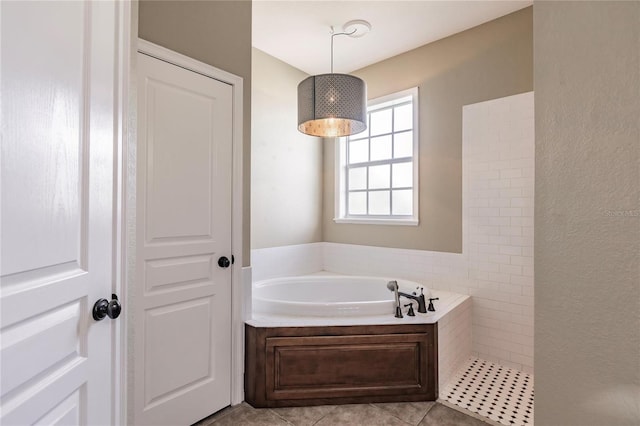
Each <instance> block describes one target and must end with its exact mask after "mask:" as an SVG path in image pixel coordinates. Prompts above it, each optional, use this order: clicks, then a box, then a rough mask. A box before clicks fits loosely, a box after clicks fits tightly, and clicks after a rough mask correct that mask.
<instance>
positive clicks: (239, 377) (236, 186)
mask: <svg viewBox="0 0 640 426" xmlns="http://www.w3.org/2000/svg"><path fill="white" fill-rule="evenodd" d="M137 51H138V52H141V53H144V54H146V55H149V56H152V57H154V58H156V59H160V60H162V61H165V62H168V63H171V64H173V65H177V66H179V67H181V68H185V69H187V70H190V71H193V72H196V73H198V74H202V75H204V76H207V77H210V78H213V79H215V80H218V81H221V82H223V83H226V84H229V85H231V86H232V88H233V123H232V132H233V136H232V151H233V158H232V177H231V178H232V200H231V217H232V219H231V253H232V254H233V256H234V258H235V263H234V267H233V268H232V271H231V389H230V392H231V404H232V405H235V404H239V403H241V402H242V401H243V400H244V304H243V300H244V291H243V281H242V265H243V259H242V216H243V212H242V208H243V202H242V198H243V197H242V182H243V170H242V150H243V105H242V99H243V79H242V77H239V76H237V75H234V74H231V73H228V72H226V71H223V70H220V69H218V68H215V67H213V66H211V65H208V64H205V63H204V62H200V61H197V60H195V59H193V58H190V57H188V56H185V55H182V54H180V53H177V52H174V51H172V50H169V49H166V48H164V47H162V46H158V45H156V44H153V43H151V42H148V41H146V40H142V39H138V40H137ZM134 54H135V53H134ZM131 70H132V72H135V69H134V67H132V68H131ZM133 75H135V74H133ZM133 98H134V99H135V95H134V96H133ZM130 107H131V108H132V109H133V108H135V106H133V105H130ZM132 116H135V114H132ZM134 123H135V120H134ZM130 125H131V127H135V124H130ZM131 131H132V129H130V130H129V134H131V133H130V132H131ZM127 145H128V152H127V158H126V159H125V161H124V163H125V164H126V167H123V169H122V173H123V174H125V175H126V176H123V177H124V178H126V180H125V182H126V185H127V188H126V191H125V192H127V195H126V196H125V197H123V200H124V207H125V210H126V211H123V212H122V214H124V215H126V217H127V223H128V225H127V227H126V228H129V229H123V234H126V237H125V240H126V243H125V244H126V247H123V250H124V251H125V252H128V253H130V256H125V257H123V261H126V262H127V269H129V270H128V271H126V276H127V282H128V283H133V282H134V281H133V280H134V279H135V263H134V262H132V261H131V260H132V259H130V258H129V257H134V256H135V245H134V244H135V238H131V237H132V236H135V229H133V231H132V230H131V229H130V228H132V227H133V228H135V202H136V199H135V164H136V161H135V159H136V152H135V145H136V139H135V138H133V140H129V141H128V143H127ZM131 269H133V270H131ZM132 293H133V291H132V288H128V289H127V295H128V296H131V295H132ZM129 300H131V302H130V304H131V303H135V300H132V299H129ZM129 312H132V311H128V313H129ZM134 326H135V320H134V321H132V323H131V324H128V325H127V334H129V333H131V332H132V331H133V329H134ZM125 339H126V337H125ZM127 356H129V355H127ZM130 361H131V360H130V359H129V362H130ZM129 365H133V364H131V363H130V364H129ZM123 390H124V388H123ZM123 400H126V396H124V395H123Z"/></svg>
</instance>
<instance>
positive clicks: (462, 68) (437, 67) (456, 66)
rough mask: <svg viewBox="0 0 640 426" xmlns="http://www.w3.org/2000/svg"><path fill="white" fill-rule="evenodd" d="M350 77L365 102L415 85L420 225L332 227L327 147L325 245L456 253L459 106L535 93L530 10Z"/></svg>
mask: <svg viewBox="0 0 640 426" xmlns="http://www.w3.org/2000/svg"><path fill="white" fill-rule="evenodd" d="M374 30H375V28H374ZM354 74H355V75H358V76H359V77H361V78H363V79H364V80H365V81H366V82H367V86H368V95H369V98H376V97H379V96H382V95H386V94H389V93H393V92H396V91H400V90H403V89H407V88H410V87H415V86H419V88H420V101H419V104H420V105H419V106H420V124H419V125H420V225H419V226H417V227H413V226H379V225H375V226H373V225H350V224H336V223H334V222H333V217H334V167H333V165H334V161H335V159H334V146H333V143H332V142H328V143H326V144H325V150H324V157H325V181H324V182H325V184H324V218H323V223H324V228H323V231H324V240H325V241H329V242H337V243H351V244H363V245H375V246H384V247H399V248H410V249H421V250H434V251H445V252H454V253H460V252H461V251H462V106H463V105H467V104H472V103H475V102H480V101H485V100H489V99H495V98H500V97H504V96H509V95H513V94H517V93H522V92H528V91H531V90H532V89H533V34H532V10H531V7H529V8H526V9H523V10H520V11H518V12H515V13H513V14H510V15H507V16H505V17H502V18H499V19H496V20H494V21H491V22H488V23H486V24H483V25H480V26H478V27H475V28H472V29H470V30H467V31H464V32H462V33H459V34H456V35H453V36H451V37H448V38H446V39H443V40H440V41H437V42H434V43H431V44H428V45H425V46H422V47H420V48H417V49H415V50H412V51H410V52H407V53H404V54H401V55H399V56H396V57H393V58H390V59H388V60H385V61H382V62H379V63H377V64H374V65H371V66H369V67H367V68H364V69H362V70H359V71H357V72H354Z"/></svg>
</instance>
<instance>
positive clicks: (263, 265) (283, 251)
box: [251, 243, 324, 282]
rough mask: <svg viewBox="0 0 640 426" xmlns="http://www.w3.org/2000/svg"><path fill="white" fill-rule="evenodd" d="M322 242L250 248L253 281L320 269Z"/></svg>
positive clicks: (302, 273) (310, 272)
mask: <svg viewBox="0 0 640 426" xmlns="http://www.w3.org/2000/svg"><path fill="white" fill-rule="evenodd" d="M323 244H324V243H312V244H298V245H293V246H281V247H269V248H263V249H254V250H251V269H252V274H253V281H254V282H255V281H262V280H266V279H269V278H277V277H287V276H294V275H306V274H312V273H314V272H318V271H322V270H323V267H324V265H323V263H322V246H323Z"/></svg>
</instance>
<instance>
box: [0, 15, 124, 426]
mask: <svg viewBox="0 0 640 426" xmlns="http://www.w3.org/2000/svg"><path fill="white" fill-rule="evenodd" d="M117 7H118V5H117V4H116V3H115V2H2V4H1V5H0V14H1V19H2V23H1V27H2V97H3V99H2V100H3V102H2V122H3V140H2V167H1V168H2V172H1V173H2V200H1V201H2V203H1V204H2V207H1V209H2V212H1V216H2V250H1V251H2V254H1V260H0V263H1V266H0V267H1V270H2V277H1V280H0V289H1V293H0V311H1V316H0V321H1V324H0V327H1V331H0V334H1V350H2V352H1V357H2V360H1V374H2V385H1V409H0V412H1V421H0V423H2V424H7V425H9V424H11V425H14V424H15V425H19V424H51V423H53V424H56V423H66V424H91V425H100V424H112V423H113V420H112V415H113V413H112V404H113V401H112V392H113V389H112V380H111V377H112V371H111V365H112V356H113V355H112V346H111V341H112V340H111V339H112V334H113V332H114V324H113V323H111V322H108V321H103V322H101V323H96V322H94V321H93V319H92V318H91V307H92V305H93V302H94V301H95V300H97V299H98V298H100V297H108V296H109V295H110V294H111V287H112V268H113V259H112V251H113V185H114V181H113V173H114V148H115V146H116V145H115V143H116V140H117V139H116V135H115V132H114V129H115V128H116V126H115V124H116V121H115V118H116V110H115V108H116V97H115V93H116V89H117V87H116V84H115V81H116V78H115V77H116V76H115V70H116V64H117V58H116V56H117V54H118V53H117V50H116V40H117V37H116V31H117V25H118V24H117V22H116V16H117V14H116V12H117ZM98 34H99V36H98Z"/></svg>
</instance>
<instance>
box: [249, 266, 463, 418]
mask: <svg viewBox="0 0 640 426" xmlns="http://www.w3.org/2000/svg"><path fill="white" fill-rule="evenodd" d="M391 280H395V281H397V282H398V286H399V289H400V291H402V292H403V293H409V294H410V293H412V292H414V291H417V292H418V294H419V292H420V289H419V288H420V287H422V286H421V285H420V284H418V283H416V282H413V281H408V280H400V279H395V278H388V277H365V276H344V275H342V276H341V275H331V274H328V273H324V272H323V273H318V274H313V275H306V276H297V277H285V278H276V279H269V280H264V281H259V282H255V283H253V291H252V305H253V309H252V315H251V319H249V320H247V321H246V323H245V400H246V401H247V402H248V403H249V404H251V405H252V406H254V407H287V406H301V405H322V404H353V403H370V402H399V401H434V400H436V399H437V397H438V388H440V389H443V388H444V385H445V384H446V383H447V382H448V380H449V379H450V378H451V377H453V373H454V372H455V371H457V368H458V367H459V366H460V365H462V364H463V363H464V362H465V361H466V359H467V358H468V356H469V355H470V354H471V300H470V297H469V296H466V295H461V294H456V293H451V292H447V291H441V290H429V289H427V288H424V290H423V291H424V295H425V298H427V299H428V298H430V297H432V298H435V297H437V298H439V300H437V301H435V302H434V304H435V308H436V311H435V312H433V311H429V312H427V313H418V312H417V306H415V307H414V309H415V311H416V315H415V316H408V315H407V308H405V307H404V306H403V307H402V311H403V313H404V316H403V317H402V318H396V317H395V316H394V313H395V301H394V294H393V292H391V291H389V290H388V289H387V283H388V282H389V281H391ZM416 287H418V289H416ZM400 302H401V304H402V305H406V304H408V303H410V300H409V299H407V298H404V297H402V298H401V299H400ZM427 303H428V300H427ZM414 305H416V303H415V302H414ZM381 366H384V368H382V367H381Z"/></svg>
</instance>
